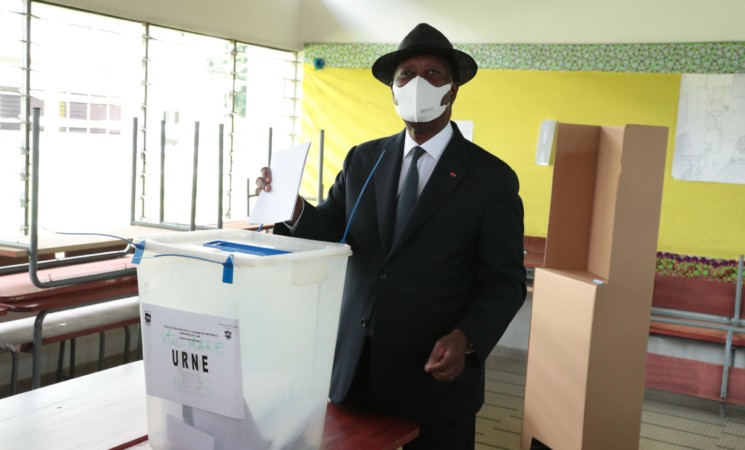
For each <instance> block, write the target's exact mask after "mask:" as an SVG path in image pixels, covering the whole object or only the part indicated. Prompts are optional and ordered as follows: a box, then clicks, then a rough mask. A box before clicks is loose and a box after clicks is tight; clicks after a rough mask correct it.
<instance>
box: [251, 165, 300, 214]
mask: <svg viewBox="0 0 745 450" xmlns="http://www.w3.org/2000/svg"><path fill="white" fill-rule="evenodd" d="M271 190H272V169H270V168H268V167H262V168H261V176H260V177H259V178H257V179H256V190H255V192H256V195H259V194H260V193H261V191H264V192H269V191H271ZM302 212H303V199H302V198H301V197H300V196H299V195H298V196H297V200H295V210H294V213H293V215H292V219H290V220H288V221H286V223H287V224H288V225H294V224H295V222H297V220H298V219H299V218H300V214H301V213H302Z"/></svg>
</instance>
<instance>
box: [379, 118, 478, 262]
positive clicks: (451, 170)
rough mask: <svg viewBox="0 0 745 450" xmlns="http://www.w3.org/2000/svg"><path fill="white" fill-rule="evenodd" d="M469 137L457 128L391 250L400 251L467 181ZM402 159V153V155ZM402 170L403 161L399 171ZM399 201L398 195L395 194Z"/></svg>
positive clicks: (390, 209)
mask: <svg viewBox="0 0 745 450" xmlns="http://www.w3.org/2000/svg"><path fill="white" fill-rule="evenodd" d="M465 142H466V140H465V138H464V137H463V135H462V134H461V133H460V131H459V130H458V129H457V127H454V133H453V137H452V139H450V142H449V143H448V145H447V147H445V150H444V151H443V153H442V156H440V160H439V161H438V162H437V165H436V166H435V169H434V171H433V172H432V175H431V176H430V178H429V180H428V181H427V185H426V186H425V187H424V190H423V191H422V194H421V195H420V196H419V198H418V199H417V202H416V204H415V205H414V209H413V210H412V211H411V216H409V219H408V221H407V223H406V226H405V227H404V229H403V230H402V231H401V236H399V239H398V240H397V241H396V242H394V243H393V247H392V248H391V251H390V253H393V252H395V251H396V249H397V248H398V247H400V245H401V244H402V243H403V242H406V240H407V239H408V238H409V237H410V236H411V235H412V234H413V233H415V232H416V230H417V229H418V228H419V227H420V226H422V224H423V223H424V222H425V221H426V220H427V218H428V217H429V216H431V215H432V214H433V213H434V212H435V211H436V210H437V208H438V207H439V206H440V205H441V204H442V202H443V201H444V200H445V198H447V196H448V195H449V194H450V192H452V191H453V189H455V187H456V186H457V185H458V184H459V183H460V182H461V180H463V178H464V177H465V176H466V175H467V172H468V155H467V153H466V151H465V146H464V144H465ZM402 145H403V144H402ZM399 158H400V155H399ZM398 171H399V172H400V164H399V170H398ZM393 202H394V204H395V194H394V197H393ZM394 210H395V206H394V207H393V208H389V212H388V214H389V215H391V217H392V216H393V211H394ZM392 223H393V219H392V218H391V222H390V225H389V231H388V232H389V233H392Z"/></svg>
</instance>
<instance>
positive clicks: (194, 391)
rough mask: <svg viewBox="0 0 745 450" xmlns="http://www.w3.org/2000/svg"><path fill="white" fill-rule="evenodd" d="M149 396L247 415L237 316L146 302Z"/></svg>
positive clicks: (235, 415)
mask: <svg viewBox="0 0 745 450" xmlns="http://www.w3.org/2000/svg"><path fill="white" fill-rule="evenodd" d="M142 312H143V316H144V318H145V323H144V324H143V326H142V337H143V342H144V344H145V345H146V352H145V355H144V356H145V388H146V392H147V394H148V395H153V396H156V397H159V398H162V399H165V400H170V401H173V402H176V403H181V404H182V405H188V406H193V407H195V408H199V409H203V410H206V411H210V412H213V413H216V414H221V415H223V416H228V417H233V418H236V419H243V418H244V417H245V410H244V406H243V404H244V401H243V381H242V376H241V356H240V335H239V327H238V320H237V319H231V318H228V317H220V316H213V315H209V314H198V313H192V312H187V311H182V310H178V309H173V308H166V307H163V306H158V305H152V304H149V303H143V304H142Z"/></svg>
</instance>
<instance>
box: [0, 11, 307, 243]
mask: <svg viewBox="0 0 745 450" xmlns="http://www.w3.org/2000/svg"><path fill="white" fill-rule="evenodd" d="M27 3H28V2H27V1H26V0H2V2H0V211H2V214H0V236H16V235H19V234H24V233H27V232H28V230H27V228H24V227H25V226H27V225H28V220H29V218H28V215H27V211H28V207H29V202H28V198H29V193H28V187H29V184H30V183H29V174H30V169H29V168H30V167H31V166H30V161H28V160H27V154H28V151H27V150H28V149H30V148H31V143H30V139H31V138H30V136H31V133H30V132H28V131H29V130H30V126H29V125H27V123H30V121H31V117H32V111H33V109H34V108H38V110H39V112H40V114H39V126H40V127H39V128H40V136H39V142H38V144H39V145H38V147H39V159H40V169H39V188H40V193H39V200H40V202H39V220H38V223H39V225H40V226H41V227H44V228H47V229H50V230H59V231H81V230H83V231H86V230H106V229H115V228H120V227H123V226H126V225H127V224H129V222H130V214H131V195H132V185H131V183H132V180H133V179H135V180H136V181H135V186H134V188H135V196H136V201H135V219H136V220H138V221H145V222H148V221H150V222H160V221H164V222H169V223H177V224H181V225H183V224H188V223H189V222H190V215H191V214H190V213H191V195H192V186H193V183H194V182H196V184H197V207H196V218H195V220H196V223H197V225H207V224H215V223H216V222H217V220H218V201H219V200H220V199H219V196H218V192H219V188H220V186H218V182H219V181H218V180H219V178H218V173H219V172H218V166H219V159H218V158H219V152H218V151H219V146H220V142H221V141H222V144H223V152H224V156H223V159H224V163H223V166H222V167H223V170H224V173H223V185H222V189H223V197H222V204H223V218H224V219H233V218H235V219H240V218H244V217H245V216H246V214H247V199H246V198H247V194H248V193H249V191H251V192H252V191H253V187H252V184H253V181H252V180H253V179H254V178H255V177H256V174H258V171H259V169H260V167H262V166H264V165H266V164H267V149H268V146H269V140H268V139H269V138H268V136H269V130H270V129H271V130H272V136H273V138H272V143H273V147H274V148H275V149H280V148H284V147H287V146H289V145H292V144H293V143H294V142H293V140H294V129H295V123H296V105H297V88H298V82H297V75H296V70H297V68H298V65H297V64H296V59H295V54H294V53H292V52H286V51H279V50H272V49H266V48H262V47H257V46H252V45H248V44H243V43H235V42H233V41H229V40H225V39H218V38H214V37H209V36H204V35H198V34H194V33H186V32H182V31H177V30H172V29H168V28H163V27H156V26H152V25H145V24H141V23H137V22H132V21H127V20H121V19H117V18H112V17H107V16H101V15H97V14H93V13H88V12H85V11H80V10H73V9H68V8H64V7H60V6H55V5H50V4H46V3H39V2H31V3H30V5H31V9H30V10H31V15H30V17H29V16H28V15H27V11H26V8H27ZM27 30H29V33H30V34H29V38H28V39H27V36H26V33H27ZM27 41H28V42H29V45H28V46H27ZM27 56H28V58H27ZM27 60H28V61H27ZM29 65H30V66H29ZM27 66H29V67H27ZM27 74H28V78H27ZM135 128H137V129H136V130H135ZM221 132H222V134H220V133H221ZM133 136H136V139H137V140H136V143H135V142H134V138H133ZM135 144H136V146H135ZM161 144H162V147H163V150H164V152H163V155H164V157H163V160H162V161H163V162H161ZM133 147H134V148H135V151H134V153H135V155H134V156H135V158H134V160H135V164H136V167H135V168H134V173H133V167H132V164H133ZM195 147H197V148H198V154H197V158H196V161H197V163H198V169H197V171H196V172H195V171H194V169H193V167H194V164H195V157H194V151H195ZM161 166H162V169H163V171H162V173H163V174H164V177H163V180H164V184H163V193H162V195H163V197H164V201H163V203H161V200H160V197H161ZM161 205H162V208H161ZM161 209H162V213H161Z"/></svg>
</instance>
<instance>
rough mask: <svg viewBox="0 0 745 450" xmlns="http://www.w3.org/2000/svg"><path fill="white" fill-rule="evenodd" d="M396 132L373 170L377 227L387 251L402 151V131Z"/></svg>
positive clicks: (394, 210) (389, 245)
mask: <svg viewBox="0 0 745 450" xmlns="http://www.w3.org/2000/svg"><path fill="white" fill-rule="evenodd" d="M405 132H406V130H404V131H403V132H401V133H399V134H397V135H396V136H394V137H393V138H392V139H390V140H388V141H387V142H386V143H385V145H386V147H385V152H386V155H385V156H384V157H383V159H382V160H381V161H380V166H379V167H378V169H377V171H376V172H375V196H376V198H377V208H378V229H379V231H380V242H381V244H382V246H383V249H385V251H387V250H388V249H389V248H390V247H391V241H392V239H393V221H394V219H395V212H396V194H397V192H396V191H398V179H399V177H400V174H401V160H402V159H403V151H404V133H405Z"/></svg>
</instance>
